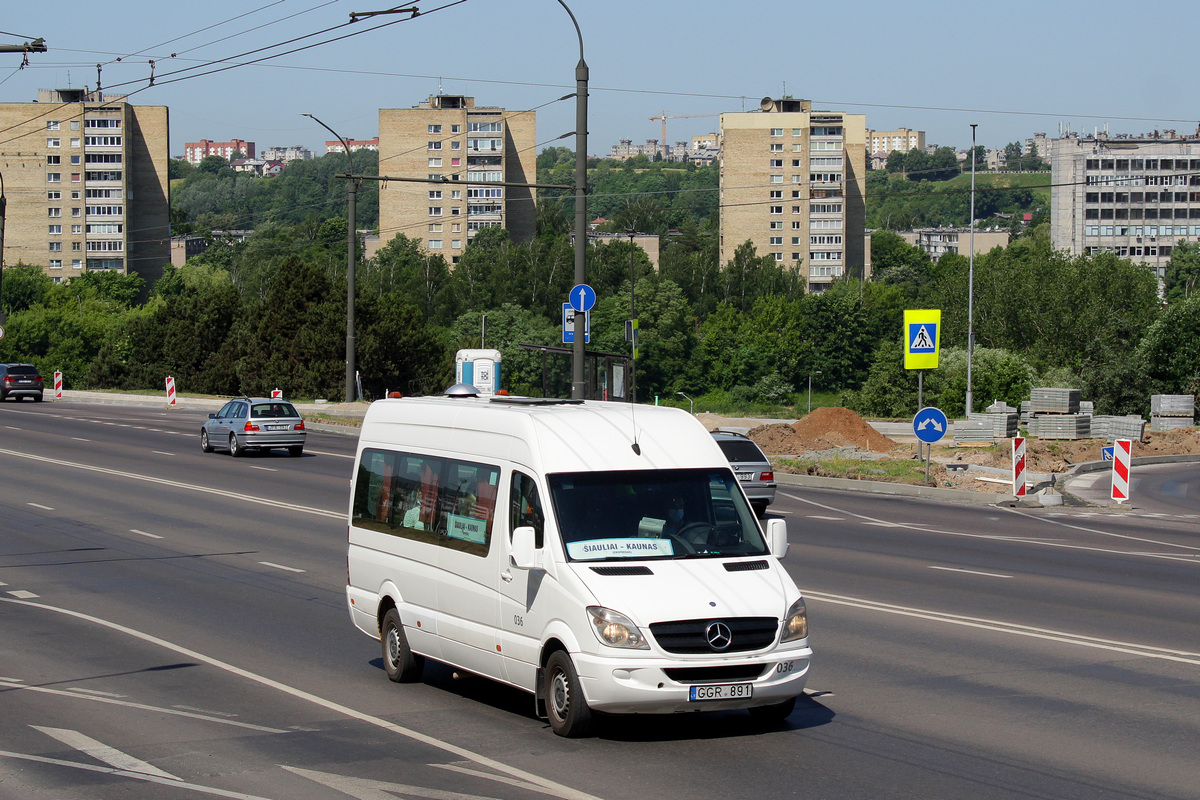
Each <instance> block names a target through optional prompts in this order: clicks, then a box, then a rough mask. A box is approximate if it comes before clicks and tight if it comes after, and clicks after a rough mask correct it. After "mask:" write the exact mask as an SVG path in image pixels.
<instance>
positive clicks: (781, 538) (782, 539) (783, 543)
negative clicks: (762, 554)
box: [767, 519, 788, 558]
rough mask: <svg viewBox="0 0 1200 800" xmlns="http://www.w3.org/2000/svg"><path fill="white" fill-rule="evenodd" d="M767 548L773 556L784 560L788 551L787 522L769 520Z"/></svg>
mask: <svg viewBox="0 0 1200 800" xmlns="http://www.w3.org/2000/svg"><path fill="white" fill-rule="evenodd" d="M767 547H769V548H771V555H773V556H775V557H776V558H783V557H784V556H785V555H787V551H788V538H787V521H786V520H782V519H769V520H767Z"/></svg>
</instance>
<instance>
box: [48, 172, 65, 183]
mask: <svg viewBox="0 0 1200 800" xmlns="http://www.w3.org/2000/svg"><path fill="white" fill-rule="evenodd" d="M46 182H47V183H62V173H61V172H47V173H46Z"/></svg>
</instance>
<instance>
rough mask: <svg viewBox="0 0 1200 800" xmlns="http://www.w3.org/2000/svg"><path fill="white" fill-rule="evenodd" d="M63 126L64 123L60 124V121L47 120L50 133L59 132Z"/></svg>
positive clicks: (47, 128)
mask: <svg viewBox="0 0 1200 800" xmlns="http://www.w3.org/2000/svg"><path fill="white" fill-rule="evenodd" d="M61 125H62V123H61V122H59V121H58V120H56V119H48V120H46V130H48V131H56V130H58V129H59V127H60V126H61Z"/></svg>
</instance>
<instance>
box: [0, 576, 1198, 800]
mask: <svg viewBox="0 0 1200 800" xmlns="http://www.w3.org/2000/svg"><path fill="white" fill-rule="evenodd" d="M0 603H13V604H15V605H23V606H27V607H29V608H36V609H39V610H42V611H49V612H52V613H57V614H63V615H65V616H68V617H73V618H75V619H81V620H85V621H87V622H91V623H93V624H95V625H99V626H101V627H105V628H108V629H110V630H114V631H118V632H120V633H124V634H126V635H128V636H130V637H132V638H135V639H140V640H141V641H143V642H148V643H150V644H154V645H157V646H159V647H162V648H163V649H165V650H170V651H171V652H173V653H177V654H179V655H181V656H184V657H185V658H190V659H193V660H195V661H201V662H203V663H205V664H208V665H209V666H212V667H216V668H217V669H220V670H223V671H225V672H228V673H229V674H231V675H237V676H238V677H241V678H244V679H246V680H249V681H253V682H255V683H258V684H260V685H262V686H266V687H268V688H270V689H275V690H277V691H279V692H282V693H284V694H287V695H289V696H290V697H293V698H295V699H297V700H301V701H303V702H307V703H311V704H313V705H315V706H318V707H320V708H324V709H326V710H328V711H332V712H334V713H336V714H341V715H343V716H345V717H347V718H349V719H354V720H358V721H359V722H363V723H366V724H368V725H374V726H375V727H377V728H380V729H382V730H386V731H389V732H391V733H394V734H396V735H398V736H404V737H406V738H408V739H411V740H413V741H415V742H420V743H422V744H426V745H429V746H430V747H436V748H438V749H439V750H443V751H445V752H448V753H451V754H453V755H456V756H458V757H459V758H463V759H467V760H469V761H473V762H474V763H476V764H479V765H481V766H485V767H488V768H490V769H493V770H495V771H497V772H500V773H502V774H504V775H508V776H510V777H513V778H516V779H517V780H521V781H525V782H527V783H529V784H532V785H533V786H536V787H538V789H537V790H538V791H540V792H542V793H543V794H549V795H553V796H554V797H559V798H562V799H563V800H600V798H598V797H596V796H595V795H591V794H588V793H587V792H582V791H579V790H577V789H572V788H571V787H569V786H566V785H565V784H561V783H558V782H556V781H552V780H550V779H549V778H543V777H542V776H540V775H535V774H534V773H532V772H528V771H526V770H523V769H521V768H519V767H514V766H511V765H509V764H505V763H504V762H503V761H498V760H496V759H494V758H490V757H488V756H485V755H483V754H482V753H476V752H475V751H473V750H468V749H467V748H465V747H460V746H459V745H456V744H451V743H450V742H447V741H443V740H442V739H438V738H437V737H435V736H430V735H429V734H425V733H421V732H420V731H417V730H414V729H413V728H406V727H404V726H402V725H397V724H396V723H394V722H390V721H388V720H386V719H383V718H382V717H376V716H374V715H372V714H368V713H366V712H364V711H359V710H357V709H354V708H350V707H349V706H345V705H342V704H341V703H336V702H334V701H333V700H328V699H326V698H324V697H320V696H318V695H315V694H312V693H310V692H306V691H304V690H303V689H297V688H295V687H293V686H288V685H287V684H285V683H280V682H279V681H277V680H274V679H273V678H268V677H266V676H263V675H259V674H257V673H254V672H250V671H249V670H247V669H242V668H241V667H236V666H234V665H233V664H230V663H228V662H225V661H221V660H219V659H216V658H213V657H211V656H207V655H204V654H203V653H200V652H197V651H195V650H190V649H188V648H186V647H183V646H181V645H177V644H174V643H173V642H169V641H167V640H166V639H160V638H159V637H157V636H153V635H151V634H148V633H144V632H142V631H139V630H136V629H134V628H129V627H126V626H124V625H120V624H118V623H116V622H110V621H109V620H106V619H102V618H100V617H93V616H91V615H89V614H84V613H82V612H79V611H72V610H70V609H66V608H59V607H56V606H51V605H46V604H45V603H32V602H29V601H28V600H9V599H7V598H4V597H0ZM1197 663H1200V661H1198V662H1197ZM0 686H8V688H16V689H26V690H34V691H45V692H49V693H52V694H65V695H67V696H68V697H75V698H77V699H86V700H88V701H90V702H98V703H115V704H125V702H124V701H120V700H111V699H108V698H100V697H94V698H93V697H87V698H82V697H80V695H77V694H71V693H70V692H62V691H61V690H56V689H47V688H44V687H32V686H21V685H15V684H14V685H9V684H2V683H0ZM129 705H134V704H129ZM162 710H163V711H165V712H166V713H169V714H179V715H181V716H194V715H191V714H187V713H184V712H180V711H176V710H174V709H162ZM219 721H220V722H223V723H224V724H227V725H238V726H241V727H251V728H252V727H256V726H252V725H249V724H248V723H244V722H237V721H235V720H219ZM0 756H9V757H12V758H29V759H35V760H40V757H35V756H27V755H24V754H20V753H10V752H7V751H0ZM55 763H59V762H55ZM61 763H65V764H66V765H67V766H78V765H75V764H71V763H70V762H61ZM100 771H107V770H100ZM175 785H177V784H175ZM205 791H210V790H205ZM210 793H211V791H210Z"/></svg>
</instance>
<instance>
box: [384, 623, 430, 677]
mask: <svg viewBox="0 0 1200 800" xmlns="http://www.w3.org/2000/svg"><path fill="white" fill-rule="evenodd" d="M380 633H381V634H382V635H381V636H380V639H381V640H382V641H383V668H384V669H385V670H387V676H388V680H392V681H395V682H396V683H413V682H414V681H419V680H420V679H421V673H422V672H423V671H424V669H425V656H419V655H416V654H415V653H413V651H412V650H410V649H409V647H408V637H407V636H405V635H404V625H403V624H401V622H400V612H399V611H397V610H396V609H394V608H389V609H388V610H387V613H386V614H384V615H383V624H382V625H381V626H380Z"/></svg>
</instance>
